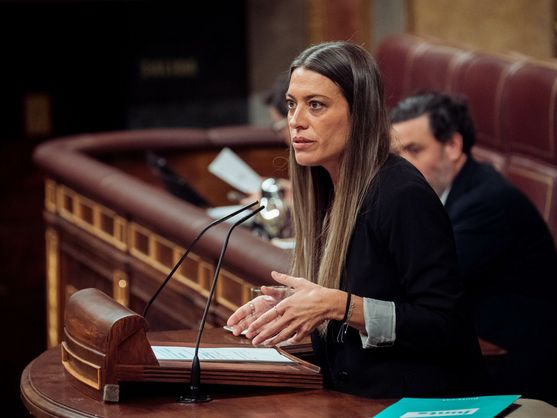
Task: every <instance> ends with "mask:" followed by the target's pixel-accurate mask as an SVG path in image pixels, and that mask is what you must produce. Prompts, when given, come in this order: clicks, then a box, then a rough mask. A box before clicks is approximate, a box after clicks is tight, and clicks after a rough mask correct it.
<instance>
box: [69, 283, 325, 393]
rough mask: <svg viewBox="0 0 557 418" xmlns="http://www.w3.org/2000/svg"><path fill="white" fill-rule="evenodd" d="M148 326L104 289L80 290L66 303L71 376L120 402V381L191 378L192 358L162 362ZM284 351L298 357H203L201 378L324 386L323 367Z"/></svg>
mask: <svg viewBox="0 0 557 418" xmlns="http://www.w3.org/2000/svg"><path fill="white" fill-rule="evenodd" d="M146 325H147V324H146V321H145V319H144V318H143V317H142V316H141V315H138V314H137V313H135V312H133V311H131V310H130V309H128V308H126V307H124V306H122V305H120V304H119V303H117V302H116V301H114V300H113V299H112V298H110V297H109V296H107V295H106V294H105V293H103V292H101V291H100V290H98V289H94V288H89V289H83V290H80V291H78V292H76V293H74V294H73V295H72V297H71V298H70V299H69V301H68V304H67V306H66V311H65V314H64V334H63V341H62V344H61V350H62V364H63V366H64V369H65V371H66V374H67V376H68V377H69V379H70V381H71V382H72V383H73V384H74V385H75V386H76V387H77V388H78V389H79V390H81V391H82V392H84V393H86V394H87V395H88V396H90V397H92V398H94V399H98V400H103V401H108V402H118V400H119V397H120V385H119V383H120V382H142V381H151V382H153V381H154V382H159V381H160V382H183V383H186V382H188V381H189V379H190V370H191V362H188V361H167V360H161V361H158V360H157V359H156V358H155V355H154V353H153V350H152V348H151V344H150V342H149V340H148V339H147V333H146ZM156 345H174V346H176V345H181V346H190V347H191V346H194V344H193V343H192V342H183V343H175V342H172V343H169V342H165V341H161V342H157V343H156ZM202 346H207V345H202ZM210 346H213V347H214V346H218V345H216V344H212V345H210ZM278 350H279V351H280V352H281V354H283V355H285V356H287V357H288V358H290V359H292V360H295V362H294V363H285V364H270V363H249V362H247V363H246V362H243V363H228V362H227V363H225V362H202V371H201V382H202V383H203V384H232V385H258V386H279V387H296V388H308V389H319V388H322V387H323V379H322V376H321V374H320V373H319V368H318V367H316V366H314V365H312V364H310V363H307V362H305V361H303V360H301V359H299V358H296V357H294V356H292V355H291V354H288V353H286V352H285V351H283V350H280V349H278Z"/></svg>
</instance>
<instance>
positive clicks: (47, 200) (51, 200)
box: [44, 178, 56, 213]
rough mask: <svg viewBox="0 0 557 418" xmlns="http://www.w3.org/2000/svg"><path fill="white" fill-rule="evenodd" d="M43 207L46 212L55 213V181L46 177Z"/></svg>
mask: <svg viewBox="0 0 557 418" xmlns="http://www.w3.org/2000/svg"><path fill="white" fill-rule="evenodd" d="M44 207H45V209H46V210H47V211H48V212H51V213H56V182H55V181H54V180H51V179H48V178H47V179H46V180H45V182H44Z"/></svg>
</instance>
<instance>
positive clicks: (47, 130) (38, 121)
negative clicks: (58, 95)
mask: <svg viewBox="0 0 557 418" xmlns="http://www.w3.org/2000/svg"><path fill="white" fill-rule="evenodd" d="M50 108H51V105H50V96H48V95H47V94H28V95H27V96H25V97H24V98H23V115H24V118H25V120H24V128H25V135H26V136H28V137H37V136H49V135H51V134H52V118H51V109H50Z"/></svg>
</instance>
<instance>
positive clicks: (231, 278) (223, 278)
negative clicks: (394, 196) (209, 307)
mask: <svg viewBox="0 0 557 418" xmlns="http://www.w3.org/2000/svg"><path fill="white" fill-rule="evenodd" d="M219 276H220V277H219V280H218V282H217V289H216V301H217V303H219V304H221V305H222V306H224V307H226V308H228V309H230V310H231V311H235V310H236V309H238V306H237V305H236V304H235V303H232V302H231V301H229V300H228V299H226V298H225V297H224V296H223V293H224V290H223V289H224V288H225V287H226V286H229V284H228V283H227V282H234V284H236V285H237V286H238V288H240V289H242V296H243V294H244V292H243V287H244V283H245V280H243V279H241V278H240V277H238V276H236V275H235V274H232V273H230V272H228V271H226V270H223V269H221V271H220V272H219ZM248 290H249V289H248Z"/></svg>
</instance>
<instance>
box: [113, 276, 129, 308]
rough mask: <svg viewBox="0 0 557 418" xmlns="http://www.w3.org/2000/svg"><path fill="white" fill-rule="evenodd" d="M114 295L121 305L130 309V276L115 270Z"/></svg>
mask: <svg viewBox="0 0 557 418" xmlns="http://www.w3.org/2000/svg"><path fill="white" fill-rule="evenodd" d="M112 280H113V281H112V294H113V295H114V300H115V301H116V302H118V303H119V304H120V305H123V306H125V307H128V306H129V304H130V286H129V278H128V274H127V273H126V272H125V271H122V270H114V273H113V274H112Z"/></svg>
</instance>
